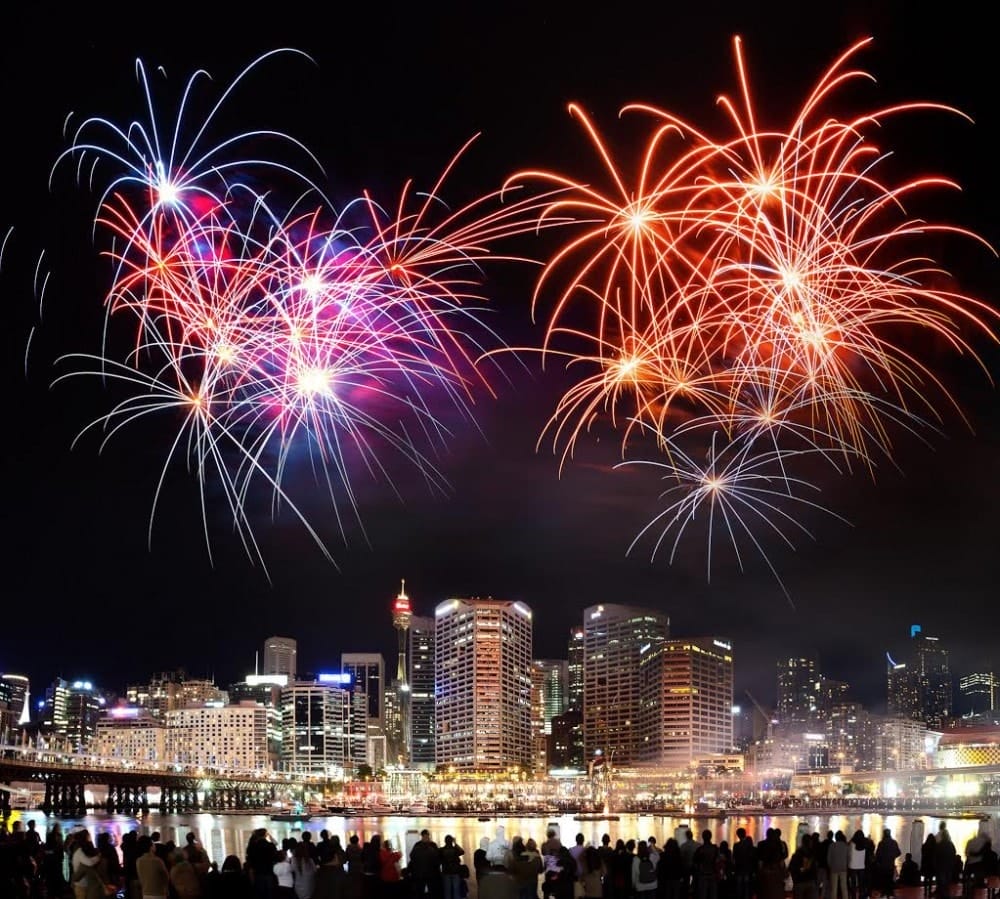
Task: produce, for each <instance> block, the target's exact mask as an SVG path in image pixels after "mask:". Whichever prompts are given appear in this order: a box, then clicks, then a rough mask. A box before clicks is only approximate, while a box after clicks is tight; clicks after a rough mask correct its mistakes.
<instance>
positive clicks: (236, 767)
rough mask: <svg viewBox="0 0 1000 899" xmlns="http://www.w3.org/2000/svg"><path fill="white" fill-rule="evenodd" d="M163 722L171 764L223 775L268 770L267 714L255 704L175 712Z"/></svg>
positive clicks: (197, 708)
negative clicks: (224, 773)
mask: <svg viewBox="0 0 1000 899" xmlns="http://www.w3.org/2000/svg"><path fill="white" fill-rule="evenodd" d="M164 722H165V724H166V741H167V745H166V755H167V758H168V760H169V761H171V762H175V763H177V764H181V765H190V766H194V767H203V768H206V769H210V770H214V771H220V772H225V771H232V772H249V771H264V770H266V769H267V768H268V753H267V711H266V710H265V709H264V707H263V706H261V705H259V704H258V703H256V702H243V703H240V704H239V705H227V706H201V707H190V708H185V709H174V710H173V711H170V712H167V713H166V715H165V716H164Z"/></svg>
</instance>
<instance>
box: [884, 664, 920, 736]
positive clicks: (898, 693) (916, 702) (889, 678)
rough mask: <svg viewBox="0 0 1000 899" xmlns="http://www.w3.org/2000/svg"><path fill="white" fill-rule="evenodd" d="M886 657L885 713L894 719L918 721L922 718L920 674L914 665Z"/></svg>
mask: <svg viewBox="0 0 1000 899" xmlns="http://www.w3.org/2000/svg"><path fill="white" fill-rule="evenodd" d="M885 657H886V711H887V712H888V713H889V715H891V716H893V717H896V718H908V719H910V720H912V721H920V720H921V719H922V718H923V706H922V703H921V689H920V672H919V671H918V670H917V668H916V666H915V665H907V664H906V663H905V662H897V661H896V660H895V659H894V658H893V657H892V656H890V655H889V653H886V654H885Z"/></svg>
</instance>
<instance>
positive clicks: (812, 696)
mask: <svg viewBox="0 0 1000 899" xmlns="http://www.w3.org/2000/svg"><path fill="white" fill-rule="evenodd" d="M777 668H778V709H777V713H778V715H777V717H778V721H779V722H780V723H782V724H793V723H797V724H809V723H811V722H813V721H814V720H815V719H816V717H817V713H818V700H819V682H820V675H819V666H818V664H817V661H816V657H815V656H813V655H790V656H784V657H782V658H780V659H778V664H777Z"/></svg>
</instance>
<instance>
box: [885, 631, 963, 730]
mask: <svg viewBox="0 0 1000 899" xmlns="http://www.w3.org/2000/svg"><path fill="white" fill-rule="evenodd" d="M887 658H888V661H889V667H888V671H887V675H888V676H887V684H886V688H887V690H886V692H887V702H886V706H887V709H888V712H889V714H890V715H893V716H895V717H902V718H911V719H913V720H916V721H922V722H923V723H924V724H926V725H927V726H928V727H929V728H931V729H932V730H941V729H942V728H943V727H944V726H945V722H946V721H947V720H948V719H949V718H950V717H951V714H952V681H951V669H950V668H949V665H948V650H947V649H945V648H944V646H942V644H941V641H940V640H939V639H938V638H937V637H932V636H929V635H928V634H925V633H924V632H923V630H922V629H921V627H920V625H919V624H914V625H913V626H912V627H911V628H910V645H909V653H908V659H907V660H906V661H905V662H902V663H897V662H896V661H894V660H893V658H892V657H891V656H888V654H887Z"/></svg>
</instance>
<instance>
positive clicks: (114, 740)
mask: <svg viewBox="0 0 1000 899" xmlns="http://www.w3.org/2000/svg"><path fill="white" fill-rule="evenodd" d="M90 751H91V753H92V754H93V755H96V756H100V757H101V758H107V759H122V760H126V761H130V762H133V763H136V764H140V765H141V764H143V763H153V762H159V763H163V762H168V761H171V762H172V761H174V760H173V759H168V758H167V725H166V722H165V721H164V720H161V719H158V718H154V717H153V716H152V715H151V714H150V713H149V711H148V710H146V709H141V708H139V707H138V706H115V707H114V708H110V709H108V710H106V712H105V713H104V714H103V715H102V716H101V717H100V718H99V719H98V721H97V729H96V731H95V733H94V739H93V741H92V742H91V747H90Z"/></svg>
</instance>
